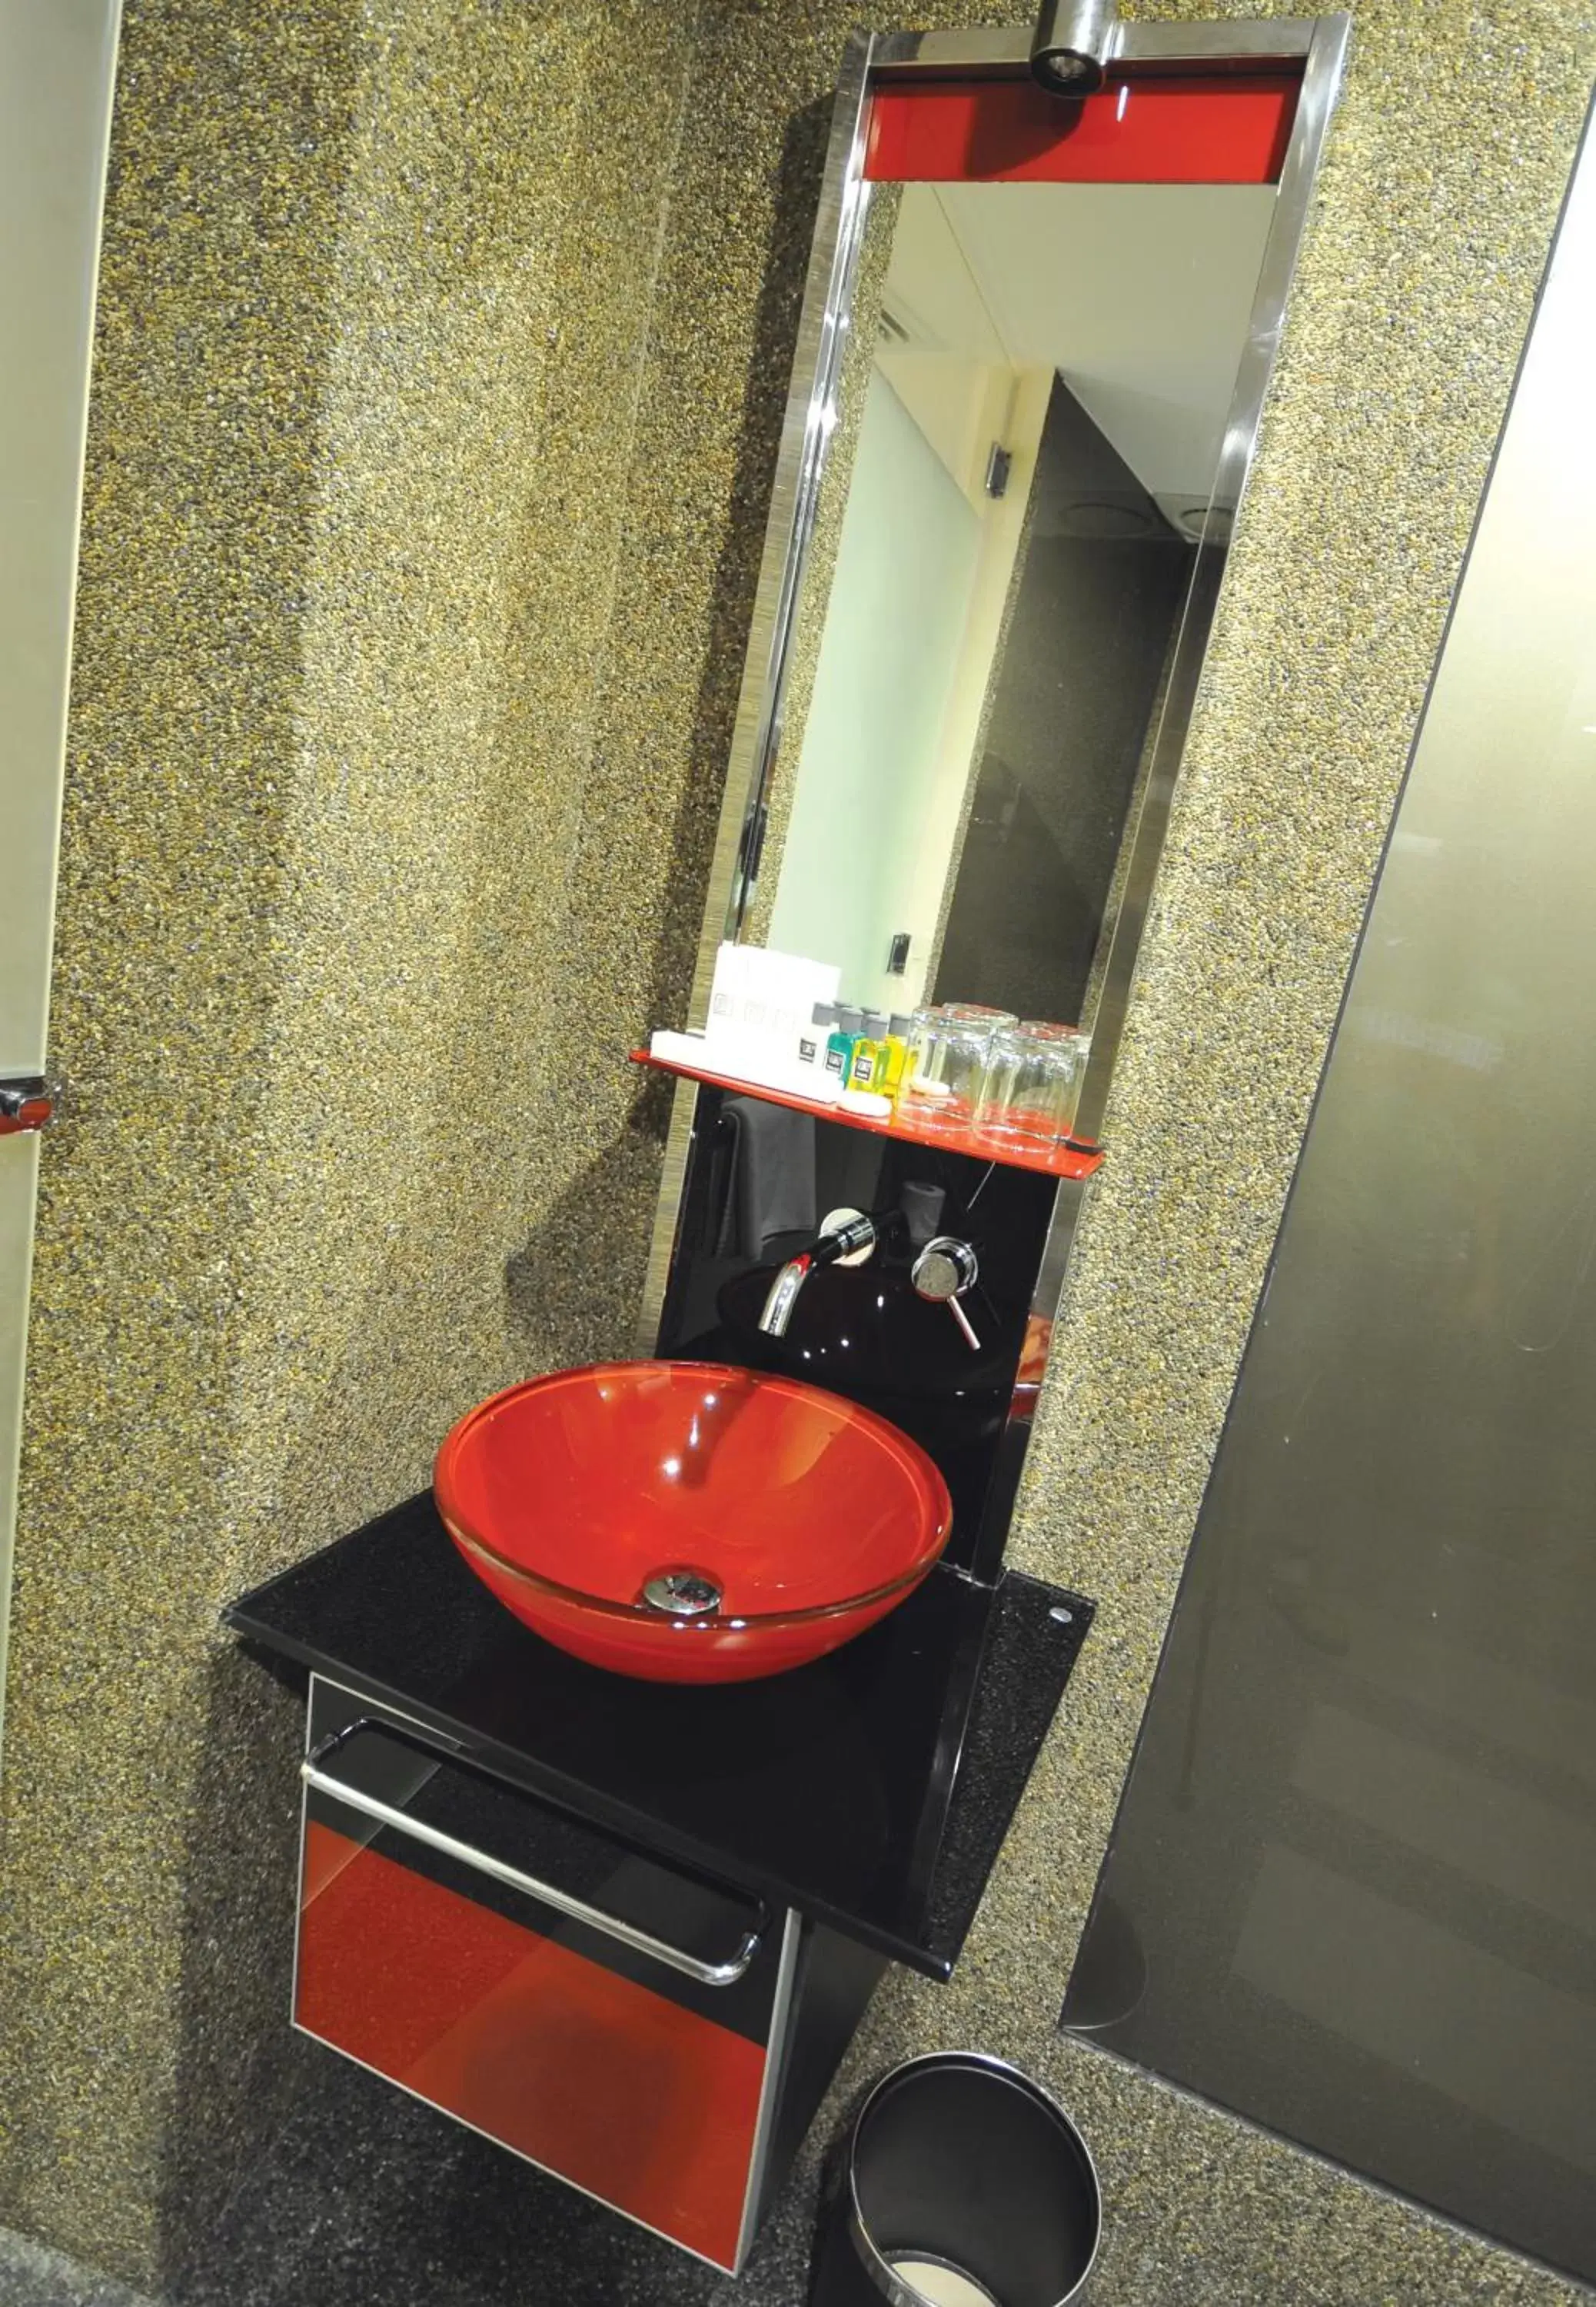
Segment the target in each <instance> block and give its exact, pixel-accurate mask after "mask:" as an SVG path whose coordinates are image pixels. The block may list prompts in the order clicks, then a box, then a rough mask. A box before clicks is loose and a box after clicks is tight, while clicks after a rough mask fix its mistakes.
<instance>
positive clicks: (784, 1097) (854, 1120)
mask: <svg viewBox="0 0 1596 2307" xmlns="http://www.w3.org/2000/svg"><path fill="white" fill-rule="evenodd" d="M630 1055H631V1060H632V1063H633V1064H634V1065H635V1066H652V1067H653V1068H654V1070H655V1072H656V1073H662V1074H677V1075H679V1076H680V1077H681V1079H682V1080H684V1081H696V1082H705V1083H707V1084H708V1085H709V1086H710V1088H712V1089H729V1090H732V1091H734V1092H735V1093H736V1094H737V1095H738V1097H762V1098H763V1099H764V1102H765V1103H766V1104H767V1105H784V1106H786V1107H788V1108H789V1111H791V1112H793V1113H812V1114H814V1115H815V1119H817V1120H819V1121H840V1122H841V1124H842V1126H843V1128H845V1129H863V1130H865V1131H866V1132H867V1133H868V1135H869V1136H872V1137H896V1138H900V1139H901V1140H902V1141H903V1142H904V1143H905V1144H906V1145H932V1146H940V1147H941V1148H942V1149H943V1151H944V1152H945V1153H970V1154H973V1155H974V1156H975V1158H976V1159H977V1161H979V1162H1003V1165H1004V1166H1005V1168H1007V1169H1010V1170H1035V1171H1038V1172H1039V1173H1040V1174H1041V1175H1042V1176H1043V1177H1046V1178H1089V1177H1090V1176H1091V1174H1092V1172H1093V1171H1095V1170H1100V1169H1101V1168H1102V1166H1103V1148H1102V1147H1101V1146H1100V1145H1094V1146H1092V1147H1091V1148H1090V1149H1089V1150H1085V1151H1081V1152H1079V1153H1078V1152H1074V1151H1072V1150H1071V1148H1070V1147H1068V1146H1061V1147H1060V1148H1059V1149H1058V1151H1057V1152H1056V1153H1020V1152H1018V1151H1017V1150H1016V1149H1015V1148H1014V1147H1013V1146H1011V1145H1003V1144H1001V1143H999V1142H998V1141H997V1140H996V1139H994V1138H991V1137H984V1136H981V1135H980V1133H979V1132H978V1131H977V1130H974V1129H958V1130H954V1129H917V1128H916V1127H915V1125H914V1124H913V1123H912V1122H910V1121H905V1120H902V1119H900V1117H899V1116H898V1115H897V1114H895V1113H894V1114H893V1115H892V1119H890V1120H888V1121H877V1120H875V1119H873V1118H872V1117H871V1116H870V1115H869V1114H867V1113H849V1111H848V1110H847V1108H846V1107H845V1106H840V1105H824V1104H823V1103H822V1102H821V1101H820V1100H819V1099H818V1098H813V1097H795V1096H794V1095H793V1094H792V1093H791V1092H790V1091H789V1090H784V1089H772V1088H770V1087H769V1086H768V1085H766V1084H765V1083H764V1082H750V1081H739V1080H738V1078H737V1076H735V1075H733V1074H719V1073H715V1072H713V1071H712V1070H711V1068H709V1067H707V1066H687V1065H683V1064H681V1063H679V1060H678V1059H674V1058H656V1057H655V1056H654V1054H653V1051H652V1050H633V1051H631V1052H630Z"/></svg>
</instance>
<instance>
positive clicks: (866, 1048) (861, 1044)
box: [848, 1009, 887, 1095]
mask: <svg viewBox="0 0 1596 2307" xmlns="http://www.w3.org/2000/svg"><path fill="white" fill-rule="evenodd" d="M886 1030H887V1021H886V1019H885V1018H884V1017H883V1016H882V1014H881V1012H880V1010H879V1009H866V1012H865V1024H864V1029H863V1031H862V1032H861V1033H860V1034H859V1036H858V1040H857V1041H856V1042H855V1043H854V1045H853V1055H852V1056H851V1057H850V1058H849V1061H848V1086H849V1089H867V1090H869V1091H871V1092H872V1093H873V1094H875V1095H879V1094H880V1093H881V1081H880V1074H881V1045H882V1042H883V1038H884V1037H885V1034H886Z"/></svg>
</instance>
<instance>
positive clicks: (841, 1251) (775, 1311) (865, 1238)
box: [759, 1210, 880, 1338]
mask: <svg viewBox="0 0 1596 2307" xmlns="http://www.w3.org/2000/svg"><path fill="white" fill-rule="evenodd" d="M879 1239H880V1231H879V1229H878V1227H877V1225H876V1222H875V1219H874V1218H870V1217H866V1215H865V1214H864V1212H863V1211H862V1210H833V1211H832V1214H831V1215H830V1217H829V1218H827V1220H826V1222H825V1228H824V1231H823V1232H821V1233H818V1234H816V1235H815V1239H814V1240H813V1241H812V1242H810V1243H809V1245H808V1247H807V1248H805V1249H800V1250H798V1252H797V1253H796V1254H795V1255H794V1256H791V1257H789V1259H788V1261H787V1263H786V1265H784V1266H783V1267H782V1268H781V1272H780V1274H777V1276H776V1278H775V1280H774V1281H773V1282H772V1284H771V1286H770V1292H769V1295H768V1296H767V1297H766V1299H765V1301H764V1311H763V1313H762V1314H761V1315H760V1316H759V1326H760V1328H761V1329H762V1330H763V1331H764V1334H765V1336H766V1337H767V1338H784V1337H785V1336H786V1335H787V1325H788V1323H789V1321H790V1320H791V1319H792V1309H793V1308H794V1307H795V1306H796V1305H797V1303H798V1291H800V1290H801V1289H802V1288H803V1286H804V1284H805V1282H807V1280H808V1279H809V1276H810V1275H811V1274H813V1273H814V1271H815V1267H816V1266H819V1265H836V1264H837V1262H838V1261H839V1259H843V1258H852V1259H855V1260H858V1261H860V1262H862V1259H863V1258H864V1257H867V1256H869V1254H870V1252H871V1251H872V1250H873V1249H874V1248H875V1245H876V1242H877V1241H878V1240H879Z"/></svg>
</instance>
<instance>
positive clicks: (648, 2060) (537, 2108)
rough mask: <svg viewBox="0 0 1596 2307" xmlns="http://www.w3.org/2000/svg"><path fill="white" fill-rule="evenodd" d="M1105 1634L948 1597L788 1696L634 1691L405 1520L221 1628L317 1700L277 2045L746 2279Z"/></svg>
mask: <svg viewBox="0 0 1596 2307" xmlns="http://www.w3.org/2000/svg"><path fill="white" fill-rule="evenodd" d="M1090 1617H1091V1606H1090V1605H1089V1603H1087V1602H1084V1601H1081V1600H1080V1599H1079V1598H1077V1597H1072V1596H1064V1595H1063V1594H1061V1593H1060V1592H1059V1591H1057V1590H1056V1589H1054V1588H1052V1587H1048V1586H1044V1585H1041V1584H1039V1583H1037V1582H1036V1581H1034V1580H1031V1579H1026V1578H1018V1577H1014V1578H1009V1579H1006V1580H1004V1581H1003V1583H1002V1585H1001V1586H999V1587H997V1588H992V1587H987V1586H983V1585H979V1584H977V1583H975V1582H971V1581H969V1580H968V1579H966V1578H962V1577H960V1575H958V1574H957V1573H955V1572H954V1571H952V1569H944V1570H939V1571H937V1572H935V1573H934V1574H933V1575H932V1577H931V1578H930V1579H928V1580H927V1581H926V1584H925V1585H924V1586H923V1587H921V1588H920V1590H919V1591H917V1593H916V1594H915V1595H914V1596H913V1597H912V1598H911V1599H910V1600H909V1602H907V1603H905V1604H904V1605H903V1607H902V1608H900V1609H899V1610H898V1611H896V1612H894V1613H893V1614H892V1617H889V1618H887V1619H885V1620H883V1623H882V1624H881V1625H879V1626H877V1627H875V1628H874V1629H873V1630H872V1631H871V1632H870V1633H869V1634H866V1635H864V1636H862V1637H861V1638H860V1639H859V1640H858V1642H853V1643H850V1644H849V1645H848V1646H847V1647H846V1648H845V1649H843V1650H841V1651H836V1652H834V1653H833V1654H832V1656H831V1657H830V1658H826V1659H821V1660H819V1661H817V1662H816V1663H815V1664H814V1665H812V1666H809V1667H806V1668H802V1669H801V1670H799V1671H798V1672H797V1673H793V1674H787V1675H779V1676H775V1677H772V1678H771V1679H769V1680H768V1681H764V1682H751V1683H745V1684H740V1685H704V1686H702V1687H693V1686H684V1687H672V1686H670V1685H660V1684H654V1683H644V1682H634V1681H628V1680H626V1679H624V1678H622V1677H619V1676H615V1675H610V1674H605V1673H602V1672H601V1671H599V1670H598V1669H597V1668H593V1667H589V1666H584V1665H582V1664H581V1663H580V1662H579V1661H578V1660H576V1659H571V1658H568V1657H566V1656H565V1655H564V1654H563V1653H562V1652H561V1651H557V1650H554V1649H552V1648H550V1645H549V1644H548V1643H546V1642H542V1641H541V1640H540V1639H539V1638H538V1636H537V1635H535V1634H533V1633H531V1632H530V1631H529V1630H528V1629H527V1628H526V1627H525V1626H522V1625H518V1624H517V1623H516V1620H515V1619H513V1618H512V1617H510V1616H509V1614H508V1612H507V1611H506V1610H504V1609H503V1608H501V1607H500V1605H499V1603H498V1602H496V1601H495V1600H494V1599H493V1597H492V1596H491V1594H490V1593H489V1592H488V1591H487V1589H486V1588H485V1587H484V1586H482V1584H481V1582H479V1581H478V1580H477V1579H476V1578H474V1576H473V1575H472V1574H471V1573H470V1571H469V1570H467V1569H466V1568H465V1565H464V1564H463V1562H462V1561H461V1559H460V1557H459V1555H458V1554H457V1551H456V1549H455V1548H454V1546H453V1545H452V1544H451V1543H450V1541H449V1539H448V1534H447V1532H446V1531H445V1530H444V1528H443V1526H442V1524H441V1522H440V1521H439V1518H438V1515H437V1513H436V1510H435V1509H434V1507H433V1505H432V1503H431V1499H430V1498H429V1497H418V1498H414V1499H412V1500H411V1501H410V1502H409V1503H408V1504H407V1505H403V1506H401V1507H399V1508H397V1509H396V1511H395V1512H394V1513H392V1514H386V1515H384V1516H383V1517H381V1519H380V1520H379V1521H377V1522H372V1523H371V1524H370V1525H369V1526H368V1527H367V1528H366V1529H364V1530H362V1531H356V1532H354V1534H353V1535H352V1536H350V1537H348V1538H346V1539H340V1540H339V1541H338V1543H337V1545H335V1546H332V1547H329V1548H326V1549H325V1550H324V1551H323V1552H322V1553H320V1554H318V1555H315V1556H313V1557H312V1558H311V1559H310V1560H309V1561H308V1562H305V1563H302V1564H300V1565H298V1566H297V1567H296V1568H294V1569H292V1570H289V1571H287V1572H286V1573H285V1574H283V1575H282V1576H281V1577H279V1578H277V1579H274V1580H273V1581H272V1582H270V1583H269V1584H268V1585H266V1586H263V1587H261V1588H260V1589H259V1590H258V1591H256V1592H254V1593H252V1594H250V1595H247V1596H245V1597H244V1598H243V1599H242V1600H241V1601H239V1602H237V1603H235V1604H234V1605H233V1606H232V1607H231V1608H229V1610H228V1611H227V1613H226V1618H227V1623H228V1625H230V1626H231V1627H232V1628H233V1629H234V1631H235V1633H236V1634H239V1635H240V1636H241V1637H242V1638H243V1640H244V1641H245V1642H248V1643H250V1644H251V1645H252V1647H253V1648H255V1649H256V1650H258V1651H260V1653H262V1654H263V1655H266V1656H269V1658H271V1659H273V1660H274V1661H275V1662H276V1663H277V1666H278V1668H279V1670H282V1671H288V1672H294V1673H296V1674H299V1675H303V1676H304V1677H306V1679H307V1681H308V1685H309V1703H308V1710H307V1722H306V1740H305V1770H304V1777H305V1790H304V1814H303V1853H302V1874H301V1884H300V1901H299V1913H298V1924H297V1928H298V1961H297V1965H296V1976H295V1984H294V2013H293V2016H294V2023H295V2024H296V2025H297V2026H299V2027H301V2028H303V2029H305V2031H307V2032H308V2033H310V2034H312V2035H315V2036H317V2037H319V2038H320V2039H321V2040H322V2041H324V2042H327V2043H329V2044H330V2045H332V2046H333V2047H334V2048H335V2049H337V2050H338V2051H341V2052H343V2053H344V2054H346V2056H348V2057H350V2058H354V2059H357V2060H359V2061H360V2062H361V2063H363V2065H366V2066H369V2067H371V2068H373V2069H375V2070H376V2071H377V2072H379V2073H380V2074H384V2075H386V2076H388V2078H389V2079H390V2080H392V2081H394V2082H395V2083H397V2084H398V2085H400V2086H401V2087H402V2088H405V2089H406V2090H409V2091H411V2092H414V2094H415V2095H416V2096H417V2097H422V2098H424V2099H427V2100H429V2101H431V2103H432V2104H433V2105H436V2106H439V2107H440V2108H442V2109H443V2110H444V2111H445V2112H446V2113H447V2114H451V2115H454V2116H456V2117H457V2118H458V2119H459V2120H460V2121H462V2122H465V2123H470V2124H471V2125H472V2126H473V2127H474V2129H476V2130H479V2131H484V2132H486V2133H487V2134H488V2135H489V2136H490V2137H491V2138H494V2139H497V2140H499V2141H501V2142H502V2143H503V2144H504V2145H505V2146H507V2147H508V2148H512V2149H513V2150H514V2151H515V2152H516V2153H517V2154H521V2155H525V2156H526V2157H528V2158H529V2159H530V2160H532V2161H533V2162H535V2163H537V2164H539V2165H542V2166H543V2167H544V2168H546V2169H548V2170H550V2171H553V2172H556V2173H557V2174H559V2175H560V2176H562V2177H564V2178H568V2179H569V2180H571V2181H572V2182H573V2183H575V2184H576V2185H577V2186H579V2187H581V2188H583V2189H584V2190H585V2191H587V2192H588V2193H590V2194H593V2195H595V2196H597V2197H598V2198H599V2199H600V2200H602V2201H604V2202H606V2203H610V2204H612V2205H613V2206H614V2207H615V2208H617V2209H618V2210H620V2211H623V2212H625V2213H626V2214H627V2216H628V2217H632V2218H636V2219H638V2220H640V2221H642V2222H643V2224H644V2225H645V2226H650V2227H653V2228H655V2229H657V2230H658V2232H660V2233H661V2234H666V2235H669V2236H670V2238H671V2239H672V2240H673V2241H675V2242H677V2243H681V2244H683V2245H684V2246H685V2247H686V2248H687V2249H688V2250H690V2251H696V2252H697V2253H698V2254H699V2255H700V2256H702V2257H704V2258H705V2259H709V2260H713V2261H714V2262H715V2263H716V2264H717V2265H721V2266H725V2267H729V2268H735V2267H737V2266H738V2265H740V2264H741V2260H742V2257H743V2255H744V2253H745V2252H746V2251H747V2247H748V2244H749V2243H750V2242H751V2240H752V2237H753V2234H754V2233H755V2229H756V2226H757V2224H758V2220H759V2217H760V2215H761V2213H762V2211H763V2209H764V2206H765V2204H766V2202H767V2201H768V2200H769V2195H770V2191H771V2190H772V2187H773V2186H774V2185H775V2183H777V2181H778V2180H779V2178H780V2177H781V2174H782V2173H783V2172H784V2171H785V2169H786V2167H787V2165H788V2163H789V2160H790V2157H791V2155H792V2153H793V2151H794V2149H795V2148H796V2147H797V2145H798V2140H800V2139H801V2138H802V2136H803V2132H804V2131H805V2129H806V2128H807V2123H808V2121H809V2118H810V2116H811V2115H812V2114H813V2113H814V2110H815V2105H817V2104H818V2102H819V2099H820V2097H821V2095H822V2093H823V2092H824V2088H825V2086H826V2084H827V2083H828V2082H829V2080H830V2079H831V2076H832V2072H833V2071H834V2070H835V2067H836V2064H837V2062H838V2061H839V2059H840V2058H841V2054H842V2052H843V2049H844V2048H845V2046H846V2045H847V2042H848V2040H849V2036H850V2035H851V2034H852V2032H853V2029H854V2028H855V2026H856V2025H857V2024H858V2019H859V2016H860V2014H861V2013H862V2011H863V2010H864V2006H865V2003H866V2001H867V1999H868V1997H869V1994H870V1992H871V1989H872V1988H873V1986H874V1985H875V1981H876V1979H877V1978H878V1977H879V1976H880V1973H881V1970H882V1968H883V1965H884V1963H886V1962H887V1961H889V1960H896V1961H900V1962H903V1963H906V1964H909V1966H910V1967H912V1968H915V1969H917V1970H919V1971H921V1972H923V1973H924V1974H926V1976H928V1977H934V1978H946V1977H949V1976H950V1974H951V1972H952V1968H953V1965H954V1963H955V1961H956V1960H957V1959H958V1956H959V1952H960V1948H961V1946H962V1944H963V1943H964V1939H965V1935H966V1934H967V1932H968V1931H969V1925H970V1924H971V1922H972V1920H973V1918H974V1916H975V1911H976V1908H977V1903H978V1902H979V1900H980V1896H981V1892H982V1891H983V1890H984V1888H985V1886H986V1879H987V1876H988V1874H990V1871H991V1868H992V1865H993V1862H994V1859H995V1857H996V1855H997V1851H998V1848H999V1846H1000V1845H1001V1843H1002V1840H1003V1835H1004V1833H1005V1832H1006V1831H1007V1828H1008V1823H1009V1821H1010V1820H1011V1817H1012V1816H1013V1813H1014V1810H1015V1807H1016V1805H1017V1804H1018V1803H1019V1800H1020V1795H1021V1793H1022V1792H1023V1790H1024V1787H1025V1782H1026V1780H1027V1778H1028V1775H1029V1772H1030V1769H1031V1765H1032V1763H1033V1762H1034V1761H1035V1758H1036V1754H1037V1749H1038V1747H1039V1746H1040V1745H1041V1742H1042V1739H1043V1737H1045V1735H1046V1730H1047V1726H1048V1724H1049V1722H1050V1721H1051V1720H1052V1718H1053V1714H1054V1710H1055V1708H1056V1706H1057V1703H1058V1700H1059V1697H1060V1695H1061V1694H1062V1692H1063V1687H1064V1685H1065V1682H1066V1681H1067V1679H1068V1677H1069V1674H1070V1671H1071V1667H1072V1666H1073V1663H1074V1660H1075V1657H1076V1653H1077V1651H1078V1650H1079V1648H1080V1642H1081V1639H1082V1637H1083V1635H1084V1634H1085V1633H1086V1630H1087V1627H1088V1624H1089V1622H1090ZM285 1921H286V1917H285Z"/></svg>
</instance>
